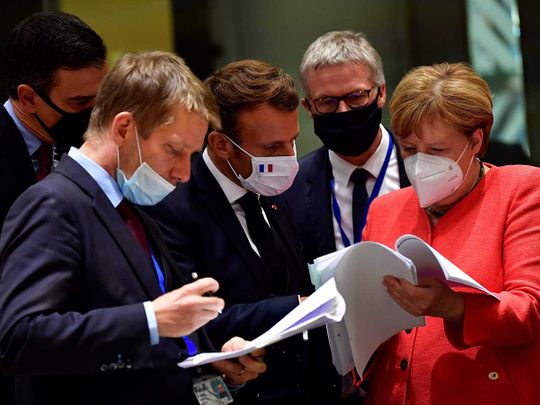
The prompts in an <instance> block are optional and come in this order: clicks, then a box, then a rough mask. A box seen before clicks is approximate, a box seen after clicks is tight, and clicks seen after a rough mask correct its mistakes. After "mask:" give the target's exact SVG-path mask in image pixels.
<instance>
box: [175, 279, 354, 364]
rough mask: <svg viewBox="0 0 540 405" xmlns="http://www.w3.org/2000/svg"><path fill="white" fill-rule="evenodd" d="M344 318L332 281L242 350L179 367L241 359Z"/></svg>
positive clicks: (190, 360)
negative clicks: (258, 350)
mask: <svg viewBox="0 0 540 405" xmlns="http://www.w3.org/2000/svg"><path fill="white" fill-rule="evenodd" d="M344 314H345V300H344V299H343V297H342V296H341V294H340V293H339V292H338V290H337V288H336V283H335V281H334V280H333V279H331V280H328V282H326V283H325V284H324V285H322V286H321V287H320V288H319V289H318V290H317V291H315V292H314V293H313V294H311V295H310V296H309V297H308V298H306V299H305V300H304V301H303V302H302V303H301V304H300V305H298V306H297V307H296V308H295V309H293V310H292V311H291V312H289V313H288V314H287V315H286V316H285V317H284V318H283V319H281V320H280V321H279V322H278V323H276V324H275V325H274V326H273V327H272V328H270V329H269V330H268V331H266V332H265V333H263V334H262V335H261V336H259V337H258V338H256V339H254V340H252V341H251V342H249V343H248V344H247V345H246V346H245V347H244V348H243V349H242V350H236V351H231V352H211V353H201V354H198V355H196V356H193V357H189V358H187V359H186V360H184V361H183V362H181V363H178V365H179V366H180V367H182V368H189V367H195V366H200V365H203V364H208V363H212V362H214V361H218V360H226V359H232V358H236V357H240V356H243V355H246V354H249V353H251V352H253V351H255V350H257V349H260V348H263V347H266V346H269V345H271V344H273V343H276V342H278V341H280V340H283V339H286V338H288V337H290V336H293V335H296V334H299V333H302V332H303V331H306V330H310V329H313V328H317V327H320V326H324V325H327V324H329V323H333V322H339V321H341V320H342V319H343V316H344Z"/></svg>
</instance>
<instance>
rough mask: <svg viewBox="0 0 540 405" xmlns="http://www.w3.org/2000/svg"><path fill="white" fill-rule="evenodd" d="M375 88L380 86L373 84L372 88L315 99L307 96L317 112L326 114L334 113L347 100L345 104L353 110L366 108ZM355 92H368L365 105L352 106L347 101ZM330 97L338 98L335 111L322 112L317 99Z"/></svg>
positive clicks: (308, 102) (321, 98) (308, 101)
mask: <svg viewBox="0 0 540 405" xmlns="http://www.w3.org/2000/svg"><path fill="white" fill-rule="evenodd" d="M375 88H377V89H378V88H379V86H373V87H372V88H371V89H366V90H364V89H359V90H354V91H351V92H350V93H347V94H345V95H343V96H324V97H319V98H317V99H315V100H309V99H308V98H307V97H306V102H307V104H308V106H309V107H310V109H311V104H313V108H314V109H315V111H317V113H319V114H321V115H325V114H334V113H335V112H336V111H337V110H338V108H339V104H340V103H341V102H342V101H343V102H345V105H347V107H349V108H350V109H351V110H358V109H360V108H364V107H366V106H367V105H369V98H370V97H371V92H372V91H373V90H374V89H375ZM353 93H367V96H368V103H366V104H364V105H361V106H359V107H352V106H350V105H349V103H347V100H346V98H347V97H348V96H350V95H351V94H353ZM377 94H378V91H377ZM329 98H333V99H335V100H337V101H338V102H337V103H336V108H335V109H334V110H333V111H329V112H320V111H319V109H318V108H317V104H316V103H317V101H319V100H323V99H329Z"/></svg>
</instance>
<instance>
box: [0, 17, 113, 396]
mask: <svg viewBox="0 0 540 405" xmlns="http://www.w3.org/2000/svg"><path fill="white" fill-rule="evenodd" d="M106 54H107V49H106V47H105V45H104V43H103V40H102V39H101V38H100V37H99V36H98V35H97V34H96V33H95V32H94V31H93V30H92V29H91V28H90V27H89V26H88V25H86V24H85V23H84V22H83V21H81V20H80V19H79V18H77V17H75V16H73V15H70V14H66V13H60V12H54V13H37V14H34V15H32V16H30V17H28V18H26V19H24V20H23V21H21V22H20V23H19V24H18V25H17V26H16V27H15V28H14V30H13V31H12V32H11V35H10V37H9V40H8V43H7V49H6V60H7V67H8V83H9V95H10V98H9V100H7V101H6V102H5V103H4V105H3V106H2V105H0V179H1V180H0V187H1V189H2V191H1V192H0V228H2V225H3V223H4V219H5V217H6V215H7V212H8V211H9V209H10V207H11V205H12V204H13V202H14V201H15V200H16V199H17V197H18V196H19V195H21V194H22V193H23V192H24V191H25V190H26V189H27V188H28V187H30V186H31V185H32V184H34V183H35V182H36V181H38V180H41V179H42V178H43V177H45V176H46V175H47V174H48V173H49V172H50V171H51V168H52V165H53V146H54V152H55V153H56V156H54V158H56V159H59V156H60V154H61V153H62V152H64V151H65V152H67V149H68V148H69V147H70V146H71V145H74V146H80V145H81V144H82V135H83V134H84V132H85V131H86V127H87V126H88V120H89V117H90V110H91V109H92V107H93V106H94V98H95V96H96V94H97V91H98V88H99V86H100V84H101V81H102V79H103V77H104V76H105V73H106V71H107V66H106V61H105V59H106ZM0 374H1V370H0ZM12 403H15V399H14V394H13V379H12V378H8V377H0V404H6V405H8V404H12Z"/></svg>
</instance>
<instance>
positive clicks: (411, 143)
mask: <svg viewBox="0 0 540 405" xmlns="http://www.w3.org/2000/svg"><path fill="white" fill-rule="evenodd" d="M390 112H391V114H392V128H393V130H394V133H395V134H396V135H397V137H398V140H399V146H400V149H401V153H402V156H403V157H404V158H405V169H406V171H407V175H408V177H409V179H410V181H411V184H412V185H413V187H408V188H406V189H402V190H399V191H396V192H394V193H391V194H387V195H385V196H382V197H380V198H377V199H376V200H375V201H374V203H373V204H372V206H371V208H370V210H369V215H368V220H367V224H366V227H365V229H364V235H363V240H372V241H377V242H380V243H383V244H385V245H387V246H389V247H393V246H394V244H395V242H396V239H397V238H398V237H399V236H401V235H402V234H405V233H410V234H414V235H417V236H418V237H420V238H422V239H423V240H424V241H426V242H427V243H429V244H430V245H431V246H432V247H434V248H435V249H436V250H438V251H439V252H440V253H442V254H443V255H444V256H445V257H446V258H448V259H449V260H451V261H452V262H453V263H454V264H456V265H457V266H458V267H459V268H460V269H462V270H463V271H465V272H466V273H468V274H469V275H470V276H471V277H473V278H474V279H476V280H477V281H478V282H480V283H481V284H483V285H484V286H485V287H486V288H488V289H489V290H491V291H494V292H496V293H497V295H498V297H499V298H500V301H497V300H495V299H494V298H493V297H491V296H488V295H486V294H483V293H479V292H477V291H471V290H467V289H451V288H449V287H447V286H445V285H444V284H443V283H441V282H439V281H437V280H434V279H420V280H419V283H418V285H417V286H416V285H413V284H410V283H409V282H407V281H405V280H401V279H396V278H393V277H390V276H386V277H385V278H384V281H383V282H384V285H385V286H386V287H387V289H388V293H389V294H390V295H391V297H392V298H393V299H394V300H395V301H396V302H397V303H398V304H399V305H400V306H401V307H403V308H404V309H405V310H406V311H408V312H410V313H412V314H414V315H425V316H426V326H425V327H421V328H415V329H413V330H412V331H403V332H401V333H399V334H397V335H396V336H394V337H393V338H391V339H390V340H388V341H387V342H386V343H385V344H383V345H382V346H381V347H380V348H379V352H378V356H377V357H376V359H375V361H374V364H373V366H372V368H371V370H370V371H369V374H368V376H367V380H366V384H365V388H366V391H367V397H366V403H367V404H385V405H386V404H436V405H440V404H460V405H462V404H520V405H523V404H538V403H539V401H540V377H539V370H540V304H539V299H540V187H539V186H540V170H539V169H537V168H533V167H529V166H506V167H495V166H493V165H490V164H487V163H483V162H481V161H480V159H479V156H482V155H483V153H484V151H485V149H486V146H487V142H488V138H489V133H490V130H491V126H492V122H493V114H492V100H491V93H490V90H489V87H488V85H487V83H486V82H485V81H484V80H483V79H482V78H480V77H479V76H478V75H477V74H476V73H475V72H474V71H473V70H472V69H471V68H470V67H469V66H467V65H465V64H448V63H443V64H440V65H433V66H424V67H420V68H417V69H415V70H413V71H411V72H410V73H408V74H407V75H406V76H405V77H404V78H403V79H402V81H401V82H400V83H399V85H398V87H397V88H396V90H395V92H394V95H393V98H392V101H391V103H390Z"/></svg>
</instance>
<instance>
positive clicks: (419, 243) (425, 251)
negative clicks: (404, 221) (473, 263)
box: [396, 235, 500, 301]
mask: <svg viewBox="0 0 540 405" xmlns="http://www.w3.org/2000/svg"><path fill="white" fill-rule="evenodd" d="M396 250H397V251H398V252H400V253H401V254H402V255H404V256H407V257H408V258H410V259H411V260H412V261H413V262H414V265H415V267H416V273H417V275H418V276H420V277H433V278H436V279H439V280H441V281H442V282H444V283H446V284H447V285H448V286H449V287H452V286H459V285H461V286H463V285H465V286H468V287H472V288H476V289H478V290H480V291H483V292H485V293H486V294H489V295H491V296H492V297H494V298H496V299H497V300H499V301H500V298H499V297H497V295H496V294H495V293H493V292H491V291H489V290H488V289H487V288H485V287H484V286H483V285H481V284H480V283H479V282H477V281H476V280H474V279H473V278H472V277H471V276H469V275H468V274H467V273H465V272H464V271H463V270H461V269H460V268H459V267H457V266H456V265H455V264H454V263H452V262H451V261H450V260H448V259H447V258H446V257H444V256H443V255H442V254H440V253H439V252H438V251H437V250H435V249H434V248H432V247H431V246H429V245H428V244H427V243H426V242H424V241H423V240H422V239H420V238H418V237H417V236H415V235H403V236H401V237H400V238H399V239H398V240H397V241H396Z"/></svg>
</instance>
